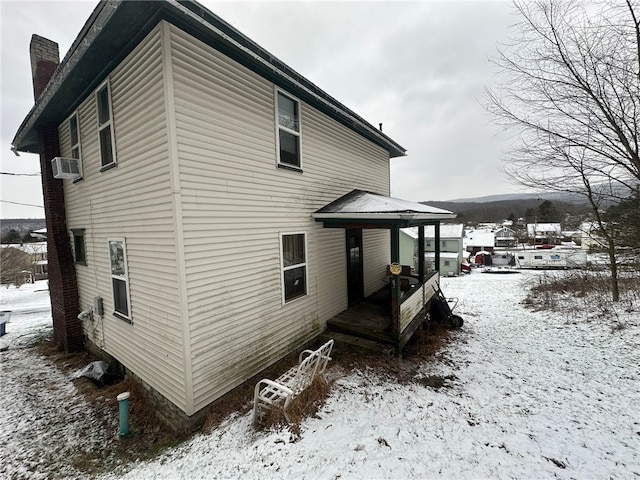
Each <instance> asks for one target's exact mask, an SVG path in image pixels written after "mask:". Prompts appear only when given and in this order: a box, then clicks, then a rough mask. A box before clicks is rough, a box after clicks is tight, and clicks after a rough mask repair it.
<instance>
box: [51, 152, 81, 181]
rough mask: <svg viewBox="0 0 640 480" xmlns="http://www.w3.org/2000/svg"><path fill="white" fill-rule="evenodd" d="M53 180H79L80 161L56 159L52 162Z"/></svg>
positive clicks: (77, 159)
mask: <svg viewBox="0 0 640 480" xmlns="http://www.w3.org/2000/svg"><path fill="white" fill-rule="evenodd" d="M51 167H52V168H53V178H58V179H64V178H72V179H73V178H78V177H80V159H79V158H68V157H55V158H54V159H53V160H51Z"/></svg>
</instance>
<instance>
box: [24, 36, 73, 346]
mask: <svg viewBox="0 0 640 480" xmlns="http://www.w3.org/2000/svg"><path fill="white" fill-rule="evenodd" d="M29 50H30V54H31V74H32V77H33V95H34V97H35V99H36V103H37V101H38V98H40V95H41V94H42V92H43V91H44V89H45V87H46V86H47V84H48V83H49V80H50V79H51V77H52V76H53V74H54V72H55V71H56V68H57V67H58V64H59V63H60V54H59V51H58V44H57V43H55V42H52V41H51V40H48V39H46V38H43V37H40V36H38V35H33V36H32V37H31V44H30V46H29ZM37 129H38V151H39V153H40V172H41V174H42V192H43V197H44V212H45V218H46V223H47V256H48V272H49V296H50V298H51V314H52V316H53V338H54V341H55V343H56V345H57V346H58V348H60V349H62V350H65V351H67V352H74V351H78V350H81V349H82V348H83V345H84V337H83V331H82V323H81V321H80V320H78V314H79V313H80V304H79V300H78V284H77V280H76V270H75V265H74V262H73V255H72V252H71V243H70V237H69V232H68V230H67V216H66V211H65V207H64V189H63V184H62V180H56V179H55V178H53V170H52V168H51V160H52V159H53V158H54V157H57V156H59V155H60V142H59V139H58V125H56V124H39V125H38V126H37Z"/></svg>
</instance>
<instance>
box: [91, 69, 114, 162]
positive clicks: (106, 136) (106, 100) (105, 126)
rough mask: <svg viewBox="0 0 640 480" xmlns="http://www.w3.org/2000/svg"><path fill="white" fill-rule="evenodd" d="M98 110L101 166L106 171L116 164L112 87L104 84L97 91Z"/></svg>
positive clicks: (107, 83)
mask: <svg viewBox="0 0 640 480" xmlns="http://www.w3.org/2000/svg"><path fill="white" fill-rule="evenodd" d="M96 107H97V110H98V136H99V142H100V166H101V170H106V169H108V168H110V167H113V166H115V164H116V148H115V140H114V135H113V110H112V108H111V87H110V85H109V82H106V83H104V84H103V85H102V86H101V87H100V88H98V90H97V91H96Z"/></svg>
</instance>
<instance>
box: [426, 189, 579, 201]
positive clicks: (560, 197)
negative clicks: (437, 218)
mask: <svg viewBox="0 0 640 480" xmlns="http://www.w3.org/2000/svg"><path fill="white" fill-rule="evenodd" d="M513 200H539V201H544V200H549V201H552V202H567V203H575V202H577V203H585V200H584V199H583V198H582V197H581V196H580V195H576V194H575V193H563V192H552V193H504V194H499V195H487V196H484V197H475V198H457V199H454V200H448V201H449V202H454V203H490V202H502V201H513ZM423 203H427V204H431V202H423Z"/></svg>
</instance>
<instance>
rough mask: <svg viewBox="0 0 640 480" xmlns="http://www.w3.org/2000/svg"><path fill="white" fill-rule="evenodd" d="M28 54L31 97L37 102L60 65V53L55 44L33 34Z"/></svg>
mask: <svg viewBox="0 0 640 480" xmlns="http://www.w3.org/2000/svg"><path fill="white" fill-rule="evenodd" d="M29 53H30V54H31V76H32V78H33V96H34V99H35V100H36V101H37V100H38V97H39V96H40V94H41V93H42V92H43V91H44V89H45V87H46V86H47V84H48V83H49V80H51V77H52V76H53V73H54V72H55V71H56V68H58V65H59V64H60V51H59V49H58V44H57V43H56V42H54V41H52V40H49V39H48V38H44V37H41V36H39V35H35V34H34V35H32V36H31V43H30V44H29Z"/></svg>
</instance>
